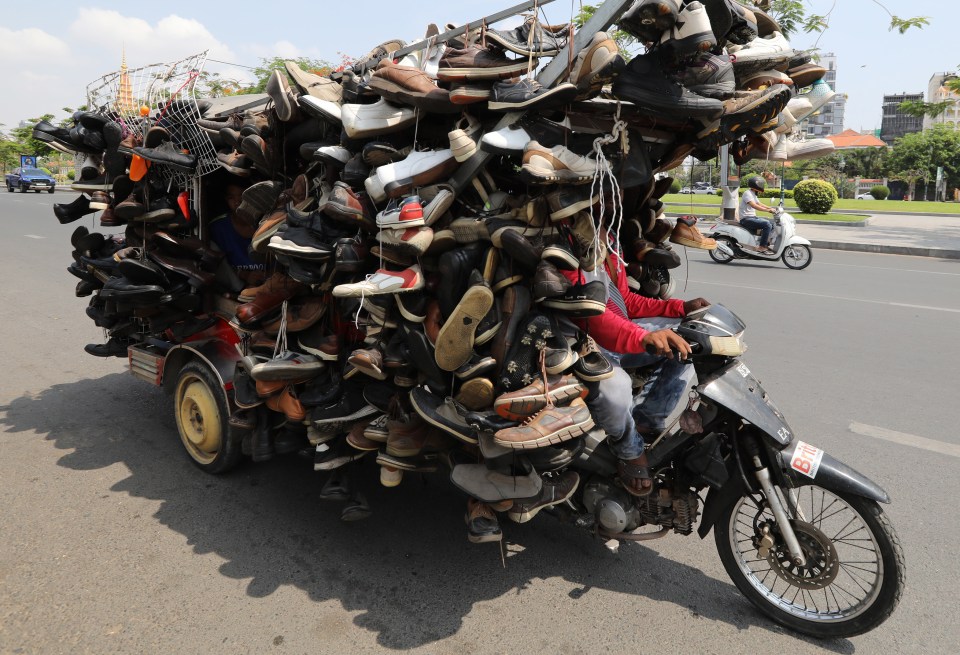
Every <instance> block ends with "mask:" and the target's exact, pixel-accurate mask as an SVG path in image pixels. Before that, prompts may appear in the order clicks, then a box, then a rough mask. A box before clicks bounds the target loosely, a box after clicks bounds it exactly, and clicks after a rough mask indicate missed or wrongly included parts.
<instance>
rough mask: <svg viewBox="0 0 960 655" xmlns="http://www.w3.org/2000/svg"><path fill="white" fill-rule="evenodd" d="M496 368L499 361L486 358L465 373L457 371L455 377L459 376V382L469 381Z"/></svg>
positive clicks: (464, 371) (465, 370)
mask: <svg viewBox="0 0 960 655" xmlns="http://www.w3.org/2000/svg"><path fill="white" fill-rule="evenodd" d="M501 325H502V323H501ZM498 332H499V330H498ZM496 368H497V360H495V359H493V358H492V357H485V358H484V359H481V360H480V361H479V362H477V363H476V364H475V365H474V366H471V367H470V368H467V369H464V370H463V371H457V372H455V373H454V375H456V376H457V379H458V380H469V379H471V378H475V377H478V376H480V375H483V374H485V373H491V372H493V370H494V369H496Z"/></svg>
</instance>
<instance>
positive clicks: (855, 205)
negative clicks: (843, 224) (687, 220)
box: [663, 193, 960, 214]
mask: <svg viewBox="0 0 960 655" xmlns="http://www.w3.org/2000/svg"><path fill="white" fill-rule="evenodd" d="M761 201H762V202H764V203H767V204H769V203H771V202H776V201H775V200H774V199H773V198H761ZM663 202H666V203H675V204H677V205H686V206H688V207H689V206H690V203H691V202H692V203H693V204H695V205H719V204H720V196H709V195H688V194H680V193H668V194H667V195H665V196H664V197H663ZM784 206H785V207H787V209H796V207H797V205H796V203H794V202H793V200H791V199H789V198H788V199H787V200H786V201H785V202H784ZM833 208H834V209H852V210H859V211H864V212H873V211H895V212H923V213H930V214H960V203H958V202H926V201H922V200H917V201H914V202H902V201H899V200H838V201H837V204H835V205H834V206H833ZM791 213H792V212H791Z"/></svg>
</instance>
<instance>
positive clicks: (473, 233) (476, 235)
mask: <svg viewBox="0 0 960 655" xmlns="http://www.w3.org/2000/svg"><path fill="white" fill-rule="evenodd" d="M450 230H451V231H452V232H453V237H454V238H455V239H456V240H457V243H473V242H474V241H481V240H483V239H489V238H490V232H489V231H488V230H487V225H486V223H484V222H483V221H481V220H477V219H475V218H458V219H456V220H454V221H452V222H451V223H450Z"/></svg>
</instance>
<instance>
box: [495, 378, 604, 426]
mask: <svg viewBox="0 0 960 655" xmlns="http://www.w3.org/2000/svg"><path fill="white" fill-rule="evenodd" d="M611 374H612V373H611ZM586 392H587V390H586V388H585V387H584V386H583V385H582V384H578V383H572V384H567V385H564V386H562V387H557V388H554V389H551V390H550V393H549V394H542V393H538V394H530V395H527V396H519V397H515V398H511V399H509V400H500V399H497V400H495V401H494V403H493V409H494V411H496V413H497V415H498V416H502V417H503V418H506V419H510V420H511V421H523V420H525V419H527V418H529V417H531V416H533V415H534V414H536V413H537V412H539V411H540V410H541V409H543V408H544V407H546V406H547V395H549V396H550V400H552V401H553V404H554V405H566V404H567V403H569V402H572V401H573V399H574V398H583V397H584V396H586V395H587V393H586Z"/></svg>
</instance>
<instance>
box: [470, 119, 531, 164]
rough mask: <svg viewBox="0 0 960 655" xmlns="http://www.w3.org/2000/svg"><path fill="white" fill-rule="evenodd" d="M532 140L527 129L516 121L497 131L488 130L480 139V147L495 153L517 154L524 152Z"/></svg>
mask: <svg viewBox="0 0 960 655" xmlns="http://www.w3.org/2000/svg"><path fill="white" fill-rule="evenodd" d="M530 141H532V138H531V136H530V134H528V133H527V131H526V130H525V129H523V128H522V127H520V126H519V125H517V124H516V123H514V124H513V125H508V126H507V127H502V128H500V129H499V130H497V131H495V132H487V133H486V134H484V135H483V138H481V139H480V149H481V150H483V151H484V152H489V153H492V154H495V155H507V156H509V155H516V154H518V153H522V152H523V149H524V148H526V147H527V144H528V143H530Z"/></svg>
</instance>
